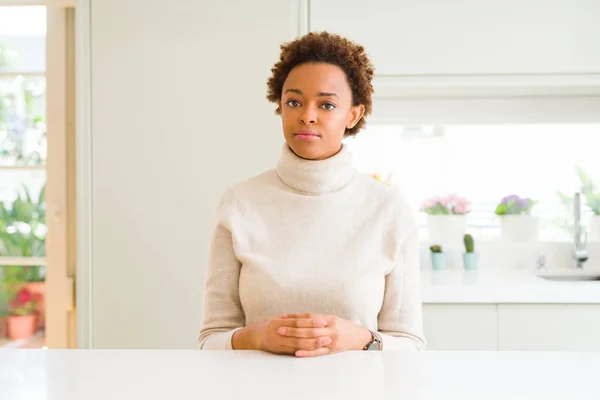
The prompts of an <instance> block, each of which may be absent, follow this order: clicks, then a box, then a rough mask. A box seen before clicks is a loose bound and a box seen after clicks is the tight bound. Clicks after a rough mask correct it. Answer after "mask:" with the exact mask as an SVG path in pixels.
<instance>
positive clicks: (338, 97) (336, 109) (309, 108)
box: [279, 63, 365, 160]
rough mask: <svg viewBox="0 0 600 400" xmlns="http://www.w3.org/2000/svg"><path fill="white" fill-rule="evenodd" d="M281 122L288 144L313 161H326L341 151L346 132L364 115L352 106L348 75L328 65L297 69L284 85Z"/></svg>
mask: <svg viewBox="0 0 600 400" xmlns="http://www.w3.org/2000/svg"><path fill="white" fill-rule="evenodd" d="M279 106H280V108H281V119H282V124H283V133H284V136H285V141H286V142H287V144H288V145H289V146H290V148H291V149H292V151H293V152H294V153H296V154H297V155H298V156H300V157H302V158H306V159H309V160H324V159H326V158H329V157H331V156H333V155H335V154H336V153H337V152H338V151H340V148H341V144H342V139H343V138H344V132H345V131H346V128H352V127H353V126H354V125H356V123H357V122H358V121H360V118H361V117H362V116H363V114H364V110H365V108H364V106H363V105H358V106H352V91H351V89H350V86H349V85H348V82H347V80H346V74H345V73H344V71H343V70H342V69H341V68H340V67H338V66H336V65H331V64H325V63H307V64H301V65H298V66H296V67H294V68H293V69H292V70H291V71H290V73H289V74H288V77H287V79H286V80H285V82H284V84H283V90H282V93H281V103H280V105H279Z"/></svg>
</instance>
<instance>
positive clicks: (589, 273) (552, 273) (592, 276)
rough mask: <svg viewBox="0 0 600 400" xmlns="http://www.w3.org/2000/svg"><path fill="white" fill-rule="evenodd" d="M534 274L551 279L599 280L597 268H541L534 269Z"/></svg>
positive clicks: (599, 275)
mask: <svg viewBox="0 0 600 400" xmlns="http://www.w3.org/2000/svg"><path fill="white" fill-rule="evenodd" d="M536 275H537V276H538V277H540V278H543V279H547V280H552V281H600V270H598V269H585V268H584V269H575V268H555V269H541V270H537V271H536Z"/></svg>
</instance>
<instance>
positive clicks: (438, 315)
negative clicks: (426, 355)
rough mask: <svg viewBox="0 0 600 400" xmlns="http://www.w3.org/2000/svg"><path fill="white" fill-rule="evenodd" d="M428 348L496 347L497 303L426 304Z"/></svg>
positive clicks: (491, 348)
mask: <svg viewBox="0 0 600 400" xmlns="http://www.w3.org/2000/svg"><path fill="white" fill-rule="evenodd" d="M423 328H424V331H425V339H426V340H427V350H496V349H497V348H498V316H497V311H496V305H495V304H425V305H424V306H423Z"/></svg>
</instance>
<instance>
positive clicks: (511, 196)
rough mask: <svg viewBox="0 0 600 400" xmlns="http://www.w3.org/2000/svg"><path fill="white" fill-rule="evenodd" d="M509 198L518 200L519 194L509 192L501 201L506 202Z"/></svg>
mask: <svg viewBox="0 0 600 400" xmlns="http://www.w3.org/2000/svg"><path fill="white" fill-rule="evenodd" d="M511 200H516V201H518V200H519V196H517V195H516V194H511V195H510V196H506V197H505V198H503V199H502V201H501V203H502V204H508V202H509V201H511Z"/></svg>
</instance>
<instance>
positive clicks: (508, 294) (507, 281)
mask: <svg viewBox="0 0 600 400" xmlns="http://www.w3.org/2000/svg"><path fill="white" fill-rule="evenodd" d="M421 293H422V297H423V303H425V304H435V303H491V304H503V303H519V304H525V303H542V304H543V303H550V304H556V303H561V304H600V282H599V281H575V282H564V281H563V282H561V281H551V280H546V279H543V278H539V277H537V276H535V274H534V273H533V271H518V270H510V269H504V270H498V271H487V270H485V269H481V270H475V271H465V270H463V269H447V270H441V271H433V270H423V271H421Z"/></svg>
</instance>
